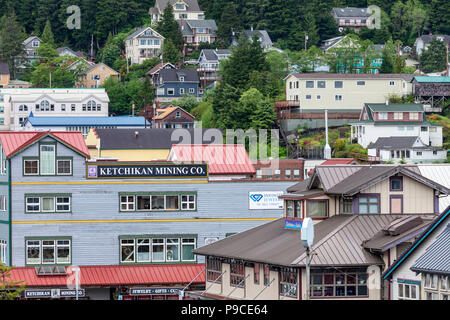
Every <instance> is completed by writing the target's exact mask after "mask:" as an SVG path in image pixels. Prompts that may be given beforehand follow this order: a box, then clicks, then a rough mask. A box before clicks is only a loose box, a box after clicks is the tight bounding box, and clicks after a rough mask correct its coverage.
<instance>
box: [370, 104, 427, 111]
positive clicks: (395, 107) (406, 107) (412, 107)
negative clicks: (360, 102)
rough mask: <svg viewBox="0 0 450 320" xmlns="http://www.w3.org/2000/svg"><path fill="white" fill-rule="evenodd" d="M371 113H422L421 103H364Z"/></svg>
mask: <svg viewBox="0 0 450 320" xmlns="http://www.w3.org/2000/svg"><path fill="white" fill-rule="evenodd" d="M365 105H366V106H367V107H368V108H369V109H370V110H372V111H373V112H423V104H421V103H388V104H386V103H365Z"/></svg>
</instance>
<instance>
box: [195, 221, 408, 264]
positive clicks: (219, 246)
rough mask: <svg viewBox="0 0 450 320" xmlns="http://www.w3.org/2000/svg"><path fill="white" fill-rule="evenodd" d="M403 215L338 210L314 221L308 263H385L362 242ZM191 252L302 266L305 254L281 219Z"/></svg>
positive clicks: (297, 237)
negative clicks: (315, 222) (347, 213)
mask: <svg viewBox="0 0 450 320" xmlns="http://www.w3.org/2000/svg"><path fill="white" fill-rule="evenodd" d="M405 216H408V215H395V214H375V215H372V214H367V215H345V214H340V215H336V216H333V217H331V218H329V219H326V220H323V221H320V222H318V223H317V224H315V225H314V229H315V230H314V231H315V236H314V242H315V244H314V245H313V247H312V251H313V252H314V253H315V255H314V258H313V259H312V261H311V266H316V267H318V266H322V267H325V266H368V265H374V264H376V265H382V264H384V262H383V260H382V259H381V258H380V256H378V255H376V254H372V253H370V252H369V251H368V250H366V249H365V248H364V247H363V246H362V245H363V243H364V241H365V240H368V239H371V238H372V237H373V236H374V235H375V234H376V233H378V232H379V231H380V230H382V229H383V228H384V227H385V226H387V225H389V224H390V223H392V221H394V220H395V219H398V218H400V217H405ZM411 216H413V215H411ZM193 252H194V253H196V254H200V255H204V256H216V257H224V258H230V259H238V260H245V261H253V262H260V263H268V264H272V265H280V266H289V267H294V266H299V267H304V266H305V258H306V253H305V248H304V247H303V245H302V243H301V240H300V236H299V232H298V230H290V229H285V228H284V219H278V220H275V221H273V222H269V223H266V224H264V225H261V226H258V227H255V228H252V229H250V230H247V231H244V232H241V233H238V234H235V235H233V236H231V237H227V238H225V239H222V240H219V241H216V242H214V243H212V244H210V245H207V246H203V247H201V248H198V249H195V250H193Z"/></svg>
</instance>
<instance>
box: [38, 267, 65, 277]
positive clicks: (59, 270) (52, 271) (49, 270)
mask: <svg viewBox="0 0 450 320" xmlns="http://www.w3.org/2000/svg"><path fill="white" fill-rule="evenodd" d="M35 270H36V275H38V276H63V275H66V274H67V272H66V268H65V267H64V266H42V267H36V269H35Z"/></svg>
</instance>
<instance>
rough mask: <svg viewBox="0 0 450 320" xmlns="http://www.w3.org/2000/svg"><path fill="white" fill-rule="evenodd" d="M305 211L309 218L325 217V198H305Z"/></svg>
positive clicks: (326, 210)
mask: <svg viewBox="0 0 450 320" xmlns="http://www.w3.org/2000/svg"><path fill="white" fill-rule="evenodd" d="M306 212H307V216H308V217H309V218H326V217H328V202H327V200H307V201H306Z"/></svg>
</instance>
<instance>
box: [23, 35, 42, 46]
mask: <svg viewBox="0 0 450 320" xmlns="http://www.w3.org/2000/svg"><path fill="white" fill-rule="evenodd" d="M34 39H38V40H39V41H40V42H42V40H41V39H39V37H37V36H30V37H28V38H26V39H25V41H24V42H23V45H24V46H26V45H27V44H28V43H30V42H31V41H33V40H34Z"/></svg>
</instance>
